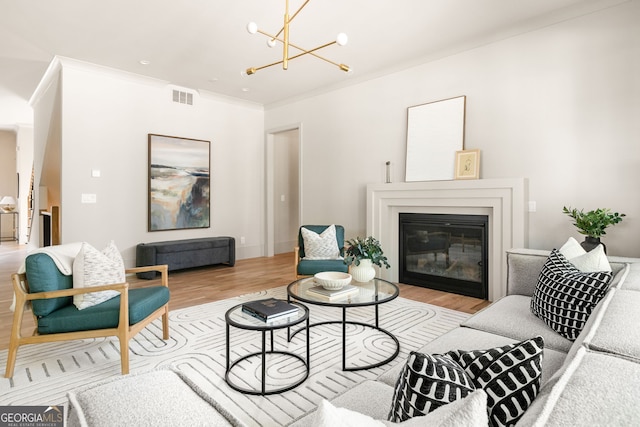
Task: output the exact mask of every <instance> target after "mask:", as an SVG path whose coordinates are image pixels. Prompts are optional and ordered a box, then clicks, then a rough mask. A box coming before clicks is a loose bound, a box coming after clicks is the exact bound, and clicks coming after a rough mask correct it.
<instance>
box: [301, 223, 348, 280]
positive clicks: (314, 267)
mask: <svg viewBox="0 0 640 427" xmlns="http://www.w3.org/2000/svg"><path fill="white" fill-rule="evenodd" d="M303 227H304V228H306V229H307V230H311V231H313V232H315V233H318V234H321V233H322V232H323V231H325V230H326V229H327V227H329V225H303V226H302V227H300V229H299V230H298V246H296V247H295V248H294V257H295V264H294V270H295V275H296V277H299V276H313V275H314V274H316V273H320V272H322V271H341V272H343V273H347V272H349V266H348V265H345V263H344V262H343V260H342V259H305V255H306V253H305V247H304V239H303V237H302V228H303ZM335 227H336V243H337V245H338V249H339V251H340V256H341V257H344V227H343V226H341V225H336V226H335Z"/></svg>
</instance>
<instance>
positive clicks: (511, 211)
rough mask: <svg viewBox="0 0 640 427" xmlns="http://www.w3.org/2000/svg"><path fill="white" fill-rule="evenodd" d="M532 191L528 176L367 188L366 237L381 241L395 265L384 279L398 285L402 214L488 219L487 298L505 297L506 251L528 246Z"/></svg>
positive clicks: (400, 183) (382, 272)
mask: <svg viewBox="0 0 640 427" xmlns="http://www.w3.org/2000/svg"><path fill="white" fill-rule="evenodd" d="M527 188H528V185H527V180H526V179H524V178H501V179H474V180H452V181H426V182H398V183H390V184H385V183H381V184H369V185H367V235H372V236H375V237H377V238H378V240H380V243H382V245H383V247H384V253H385V255H387V257H388V258H389V264H391V268H389V269H381V270H380V272H379V274H380V277H382V278H383V279H387V280H390V281H392V282H399V277H400V272H399V270H400V258H399V253H400V250H399V246H398V243H399V240H400V239H399V236H398V231H399V229H400V227H399V223H398V221H399V214H400V213H433V214H460V215H486V216H488V219H489V226H488V230H487V235H488V238H487V240H488V260H487V262H488V264H489V265H488V266H487V267H488V269H489V273H488V274H489V280H488V285H489V290H488V299H489V300H491V301H495V300H497V299H498V298H501V297H503V296H504V295H506V293H507V263H506V256H505V252H506V251H507V250H508V249H510V248H526V247H528V234H527V223H528V214H527V212H526V206H527V200H528V197H527V194H528V190H527ZM465 249H466V248H465Z"/></svg>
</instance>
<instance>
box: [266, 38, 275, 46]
mask: <svg viewBox="0 0 640 427" xmlns="http://www.w3.org/2000/svg"><path fill="white" fill-rule="evenodd" d="M267 46H269V47H276V39H267Z"/></svg>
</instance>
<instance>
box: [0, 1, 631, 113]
mask: <svg viewBox="0 0 640 427" xmlns="http://www.w3.org/2000/svg"><path fill="white" fill-rule="evenodd" d="M623 1H624V0H366V1H365V0H311V1H310V2H309V3H308V4H307V6H306V7H305V8H304V10H303V11H302V12H301V13H300V14H299V15H298V16H297V17H296V18H295V20H294V21H293V22H292V24H291V31H290V40H291V42H292V43H295V44H297V45H300V46H302V47H304V48H307V49H311V48H313V47H316V46H318V45H321V44H324V43H327V42H329V41H332V40H334V39H335V36H336V34H337V33H339V32H344V33H346V34H347V35H348V36H349V43H348V44H347V45H346V46H344V47H339V46H337V45H333V46H330V47H328V48H326V49H323V50H322V51H320V52H318V53H319V54H320V55H323V56H325V57H327V58H328V59H331V60H332V61H335V62H338V63H345V64H347V65H349V66H350V67H351V68H352V69H353V70H354V71H353V72H352V73H350V74H346V73H344V72H342V71H340V70H338V69H337V68H336V67H334V66H332V65H330V64H327V63H326V62H324V61H321V60H319V59H317V58H313V57H311V56H309V55H306V56H304V57H301V58H299V59H296V60H294V61H291V62H290V64H289V69H288V70H287V71H283V70H282V68H281V67H280V66H274V67H270V68H267V69H265V70H261V71H258V73H256V74H255V75H253V76H242V75H241V71H242V70H244V69H246V68H248V67H251V66H256V67H257V66H261V65H265V64H268V63H271V62H275V61H279V60H281V59H282V49H281V47H280V46H278V47H276V48H273V49H270V48H268V47H267V45H266V37H265V36H263V35H260V34H254V35H251V34H249V33H248V32H247V31H246V25H247V23H248V22H249V21H255V22H256V23H257V24H258V27H259V28H260V29H261V30H263V31H266V32H268V33H276V32H278V30H279V29H280V28H281V27H282V23H283V15H284V9H285V0H179V1H178V0H133V1H132V0H108V1H104V0H103V1H97V0H0V93H2V90H4V91H9V92H10V93H15V94H18V95H19V96H20V97H22V98H24V99H29V98H30V96H31V95H32V93H33V91H34V90H35V87H36V86H37V84H38V82H39V81H40V78H41V77H42V75H43V74H44V71H45V70H46V68H47V66H48V64H49V62H50V61H51V59H52V58H53V57H54V56H55V55H59V56H65V57H70V58H74V59H79V60H82V61H87V62H91V63H95V64H100V65H104V66H108V67H113V68H117V69H121V70H126V71H130V72H133V73H137V74H143V75H147V76H150V77H154V78H158V79H161V80H164V81H167V82H169V83H171V84H175V85H178V86H182V87H186V88H190V89H196V90H206V91H210V92H214V93H218V94H222V95H227V96H231V97H234V98H241V99H245V100H249V101H253V102H257V103H260V104H266V105H268V104H274V103H278V102H281V101H284V100H289V99H292V98H296V97H299V96H303V95H308V94H310V93H314V92H318V91H324V90H327V89H331V88H336V87H340V86H344V85H349V84H354V83H356V82H359V81H362V80H363V79H370V78H374V77H376V76H380V75H383V74H387V73H390V72H393V71H397V70H400V69H403V68H407V67H410V66H412V65H416V64H420V63H424V62H427V61H428V60H432V59H437V58H440V57H443V56H446V55H450V54H452V53H456V52H459V51H462V50H465V49H469V48H473V47H476V46H480V45H483V44H486V43H489V42H492V41H496V40H499V39H503V38H506V37H510V36H513V35H515V34H520V33H523V32H526V31H531V30H533V29H536V28H540V27H543V26H546V25H551V24H553V23H556V22H560V21H563V20H566V19H571V18H573V17H575V16H580V15H583V14H586V13H590V12H593V11H596V10H599V9H602V8H605V7H609V6H612V5H615V4H618V3H622V2H623ZM302 3H303V0H290V7H289V8H290V14H293V13H294V11H295V10H297V9H298V8H299V7H300V5H301V4H302ZM293 52H294V51H292V53H293ZM141 60H146V61H150V64H149V65H146V66H145V65H141V64H140V61H141ZM243 89H244V90H243Z"/></svg>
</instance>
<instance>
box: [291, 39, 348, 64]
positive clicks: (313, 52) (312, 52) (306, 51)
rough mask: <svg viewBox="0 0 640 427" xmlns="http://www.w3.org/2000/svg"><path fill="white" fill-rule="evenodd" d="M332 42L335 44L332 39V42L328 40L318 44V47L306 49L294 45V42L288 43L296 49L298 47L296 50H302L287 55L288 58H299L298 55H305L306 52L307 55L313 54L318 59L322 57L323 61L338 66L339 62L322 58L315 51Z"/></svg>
mask: <svg viewBox="0 0 640 427" xmlns="http://www.w3.org/2000/svg"><path fill="white" fill-rule="evenodd" d="M332 44H336V42H335V41H332V42H329V43H326V44H323V45H322V46H318V47H315V48H313V49H310V50H306V49H303V48H301V47H299V46H296V45H295V44H293V43H289V46H291V47H294V48H296V49H298V50H300V51H302V53H299V54H297V55H294V56H290V57H289V59H295V58H299V57H301V56H303V55H307V54H309V55H311V56H315V57H316V58H318V59H322V60H323V61H327V62H329V63H331V64H333V65H335V66H336V67H339V66H340V64H338V63H336V62H333V61H331V60H329V59H327V58H323V57H322V56H320V55H318V54H317V53H315V52H316V51H318V50H320V49H324V48H325V47H328V46H331V45H332Z"/></svg>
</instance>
